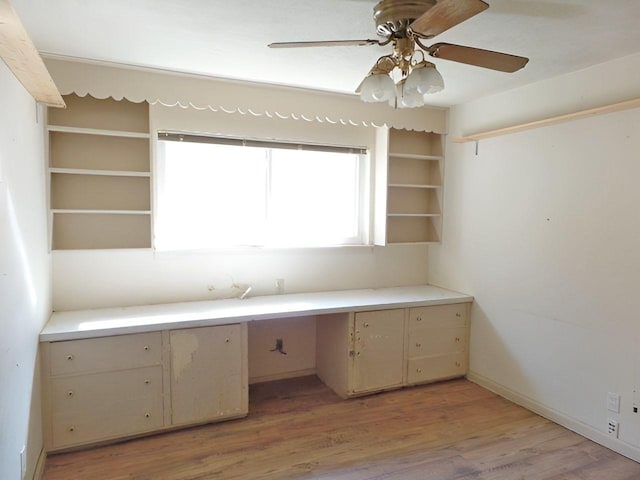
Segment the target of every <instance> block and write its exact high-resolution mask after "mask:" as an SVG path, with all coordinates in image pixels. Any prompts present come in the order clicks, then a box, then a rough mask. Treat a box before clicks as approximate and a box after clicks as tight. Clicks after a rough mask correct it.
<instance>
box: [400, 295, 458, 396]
mask: <svg viewBox="0 0 640 480" xmlns="http://www.w3.org/2000/svg"><path fill="white" fill-rule="evenodd" d="M467 318H468V315H467V305H466V304H455V305H438V306H432V307H418V308H411V309H409V320H408V323H407V346H408V349H407V363H406V365H407V375H406V378H407V383H408V384H415V383H423V382H430V381H434V380H441V379H445V378H454V377H460V376H462V375H464V374H465V373H466V371H467V353H468V340H467V339H468V329H469V325H468V321H467Z"/></svg>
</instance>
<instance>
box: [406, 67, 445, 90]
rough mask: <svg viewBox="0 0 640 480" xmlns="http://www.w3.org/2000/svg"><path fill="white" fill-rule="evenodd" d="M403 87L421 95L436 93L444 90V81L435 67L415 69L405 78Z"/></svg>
mask: <svg viewBox="0 0 640 480" xmlns="http://www.w3.org/2000/svg"><path fill="white" fill-rule="evenodd" d="M404 87H405V90H412V91H413V90H417V91H418V92H420V93H421V94H422V95H426V94H429V93H437V92H440V91H442V90H443V89H444V79H443V78H442V75H440V72H438V70H436V69H435V67H424V68H416V69H414V70H413V71H412V72H411V73H410V74H409V76H408V77H407V80H406V82H405V84H404Z"/></svg>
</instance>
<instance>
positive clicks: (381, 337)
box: [352, 309, 405, 393]
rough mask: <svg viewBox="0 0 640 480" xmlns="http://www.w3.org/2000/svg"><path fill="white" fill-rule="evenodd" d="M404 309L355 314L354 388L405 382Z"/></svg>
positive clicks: (360, 390) (384, 386)
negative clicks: (403, 367)
mask: <svg viewBox="0 0 640 480" xmlns="http://www.w3.org/2000/svg"><path fill="white" fill-rule="evenodd" d="M404 317H405V311H404V310H402V309H399V310H384V311H379V312H362V313H356V314H355V320H354V354H353V377H352V391H353V392H354V393H357V392H366V391H371V390H382V389H385V388H389V387H394V386H399V385H402V370H403V369H402V366H403V358H404Z"/></svg>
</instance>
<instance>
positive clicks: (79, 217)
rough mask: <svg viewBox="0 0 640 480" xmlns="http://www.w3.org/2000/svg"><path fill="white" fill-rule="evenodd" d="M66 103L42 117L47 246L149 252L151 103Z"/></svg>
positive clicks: (92, 100)
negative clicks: (46, 158)
mask: <svg viewBox="0 0 640 480" xmlns="http://www.w3.org/2000/svg"><path fill="white" fill-rule="evenodd" d="M64 99H65V102H66V104H67V108H66V109H49V110H48V118H47V129H48V131H49V143H48V147H49V182H50V212H51V214H50V215H51V216H50V221H51V225H50V228H51V248H52V249H54V250H67V249H96V248H150V247H151V169H150V153H149V152H150V150H149V141H150V140H149V138H150V135H149V106H148V104H147V103H146V102H142V103H138V104H136V103H132V102H129V101H127V100H120V101H116V100H113V99H105V100H98V99H95V98H92V97H90V96H86V97H79V96H77V95H66V96H65V97H64Z"/></svg>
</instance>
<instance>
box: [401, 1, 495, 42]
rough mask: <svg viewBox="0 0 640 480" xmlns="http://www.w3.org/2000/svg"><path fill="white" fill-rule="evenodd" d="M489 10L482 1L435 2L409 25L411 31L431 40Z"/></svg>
mask: <svg viewBox="0 0 640 480" xmlns="http://www.w3.org/2000/svg"><path fill="white" fill-rule="evenodd" d="M487 8H489V5H488V4H487V3H485V2H483V1H482V0H437V3H436V4H435V5H434V6H433V7H431V8H430V9H429V10H427V11H426V12H425V13H424V14H422V16H420V17H419V18H417V19H416V20H414V21H413V23H412V24H411V25H410V27H411V31H413V32H414V33H416V34H417V35H419V36H421V37H423V38H432V37H435V36H436V35H438V34H440V33H442V32H444V31H445V30H449V29H450V28H451V27H455V26H456V25H458V24H459V23H462V22H464V21H465V20H468V19H469V18H471V17H473V16H474V15H477V14H478V13H480V12H482V11H484V10H486V9H487Z"/></svg>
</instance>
